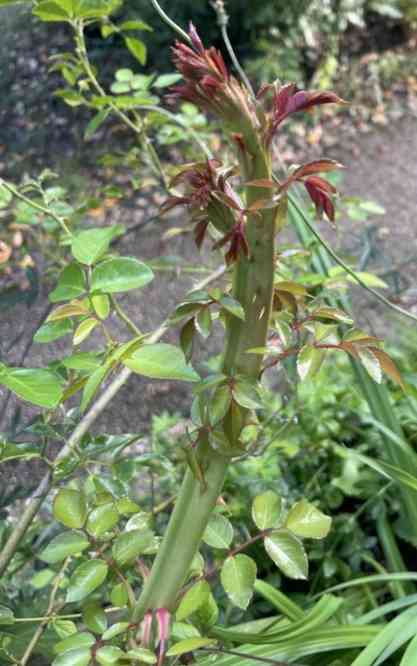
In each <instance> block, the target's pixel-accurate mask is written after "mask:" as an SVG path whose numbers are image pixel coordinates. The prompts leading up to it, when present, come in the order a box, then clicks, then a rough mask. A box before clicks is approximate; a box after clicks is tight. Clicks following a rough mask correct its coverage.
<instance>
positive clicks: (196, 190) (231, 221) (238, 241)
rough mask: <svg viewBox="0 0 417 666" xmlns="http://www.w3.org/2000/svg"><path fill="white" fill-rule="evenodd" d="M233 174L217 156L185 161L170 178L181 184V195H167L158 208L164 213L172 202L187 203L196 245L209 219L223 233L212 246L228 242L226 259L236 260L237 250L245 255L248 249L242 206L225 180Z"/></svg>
mask: <svg viewBox="0 0 417 666" xmlns="http://www.w3.org/2000/svg"><path fill="white" fill-rule="evenodd" d="M232 174H233V169H225V168H223V165H222V163H221V162H220V161H219V160H214V159H213V160H207V162H194V163H192V164H188V165H186V166H185V167H184V168H183V169H182V170H181V171H180V172H179V173H178V174H177V175H176V176H175V177H174V178H173V180H172V181H171V186H173V187H175V186H176V185H183V186H184V189H185V193H184V196H172V197H170V198H169V199H168V200H167V201H166V202H165V204H164V205H163V206H162V209H161V210H162V212H163V213H166V212H167V211H169V210H171V209H172V208H174V207H175V206H180V205H186V206H188V208H189V210H190V213H191V220H192V221H193V222H195V227H194V238H195V242H196V244H197V246H198V247H201V244H202V242H203V240H204V238H205V235H206V231H207V227H208V225H209V223H210V222H211V223H212V224H213V225H214V226H215V227H216V229H217V230H218V231H220V232H222V233H224V234H225V235H224V236H223V237H222V238H221V239H220V241H218V242H217V243H216V244H215V247H222V246H223V245H225V244H226V243H228V242H230V249H229V251H228V252H227V254H226V261H227V262H228V263H230V262H231V261H235V260H236V259H237V257H238V254H239V252H240V251H243V253H244V254H245V255H248V253H249V249H248V244H247V241H246V238H245V234H244V222H243V216H244V212H245V211H244V207H243V204H242V201H241V200H240V198H239V196H238V194H237V193H236V192H235V191H234V189H233V188H232V186H231V185H230V183H229V182H228V178H230V176H231V175H232ZM236 213H237V214H238V221H237V222H236V218H235V215H236Z"/></svg>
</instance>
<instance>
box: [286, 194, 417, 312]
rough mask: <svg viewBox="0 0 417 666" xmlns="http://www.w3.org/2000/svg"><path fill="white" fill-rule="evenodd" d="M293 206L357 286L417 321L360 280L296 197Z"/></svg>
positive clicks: (291, 199) (292, 200) (292, 202)
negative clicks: (317, 227)
mask: <svg viewBox="0 0 417 666" xmlns="http://www.w3.org/2000/svg"><path fill="white" fill-rule="evenodd" d="M290 201H291V204H292V205H293V206H294V208H295V209H296V211H297V213H298V214H299V215H301V217H302V218H303V222H304V224H305V225H306V227H308V229H309V231H311V233H312V234H313V236H314V237H315V238H316V239H317V240H318V242H319V243H320V245H322V246H323V247H324V249H325V250H326V252H327V253H328V254H329V255H330V256H331V257H332V259H333V260H334V261H335V262H336V263H337V264H339V266H341V267H342V268H343V269H344V270H345V271H346V273H347V274H348V275H350V276H351V277H352V278H353V279H354V280H355V282H357V284H359V285H360V286H361V287H362V288H363V289H365V291H368V292H369V293H370V294H372V295H373V296H374V297H375V298H377V299H378V301H380V302H381V303H383V304H384V305H386V306H387V307H388V308H390V309H391V310H394V312H397V313H399V314H401V315H403V316H404V317H408V318H409V319H412V320H413V321H417V315H413V314H412V313H411V312H407V310H404V309H403V308H401V307H400V306H399V305H395V304H394V303H391V301H390V300H388V298H385V296H383V295H382V294H380V293H378V292H377V291H376V290H375V289H372V287H369V286H368V285H367V284H366V283H365V282H364V281H363V280H362V278H360V277H359V276H358V275H357V273H355V271H354V270H352V268H350V266H348V264H346V263H345V262H344V261H343V259H341V258H340V257H339V255H338V254H336V252H335V251H334V250H333V249H332V248H331V247H330V245H328V244H327V242H326V241H325V240H324V238H323V237H322V236H321V235H320V234H319V232H318V231H317V230H316V229H315V227H314V225H313V224H311V222H310V220H309V219H308V217H307V215H306V214H305V213H304V211H303V209H302V208H301V206H299V205H298V203H297V201H296V199H295V198H294V197H290Z"/></svg>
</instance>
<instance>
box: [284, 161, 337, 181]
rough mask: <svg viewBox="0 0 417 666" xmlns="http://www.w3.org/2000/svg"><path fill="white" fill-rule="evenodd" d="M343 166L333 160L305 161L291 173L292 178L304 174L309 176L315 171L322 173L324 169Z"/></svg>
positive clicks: (333, 169)
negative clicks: (305, 162)
mask: <svg viewBox="0 0 417 666" xmlns="http://www.w3.org/2000/svg"><path fill="white" fill-rule="evenodd" d="M344 168H345V167H344V166H343V164H340V162H336V161H335V160H314V161H313V162H307V164H303V165H302V166H300V167H298V169H296V170H295V171H294V172H293V174H292V178H303V177H304V176H311V175H312V174H315V173H324V172H325V171H335V169H344Z"/></svg>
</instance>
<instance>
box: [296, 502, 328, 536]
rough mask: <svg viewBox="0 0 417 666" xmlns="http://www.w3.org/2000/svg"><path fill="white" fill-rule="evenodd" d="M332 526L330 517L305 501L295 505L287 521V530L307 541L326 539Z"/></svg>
mask: <svg viewBox="0 0 417 666" xmlns="http://www.w3.org/2000/svg"><path fill="white" fill-rule="evenodd" d="M331 524H332V519H331V518H330V516H326V515H325V514H324V513H322V512H321V511H319V509H316V507H315V506H314V505H313V504H310V503H309V502H307V500H305V499H302V500H301V501H300V502H297V504H294V506H293V507H292V508H291V509H290V512H289V514H288V516H287V519H286V521H285V527H286V528H287V529H289V530H290V531H291V532H293V534H296V535H297V536H299V537H304V538H306V539H324V537H326V536H327V535H328V533H329V530H330V527H331Z"/></svg>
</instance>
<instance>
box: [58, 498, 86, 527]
mask: <svg viewBox="0 0 417 666" xmlns="http://www.w3.org/2000/svg"><path fill="white" fill-rule="evenodd" d="M53 514H54V518H55V519H56V520H58V521H59V522H60V523H62V524H63V525H65V526H66V527H71V528H74V529H80V528H81V527H83V526H84V523H85V521H86V519H87V503H86V500H85V497H84V495H83V493H81V492H80V491H79V490H73V489H72V488H62V489H61V490H60V491H59V492H58V494H57V495H56V497H55V499H54V504H53Z"/></svg>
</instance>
